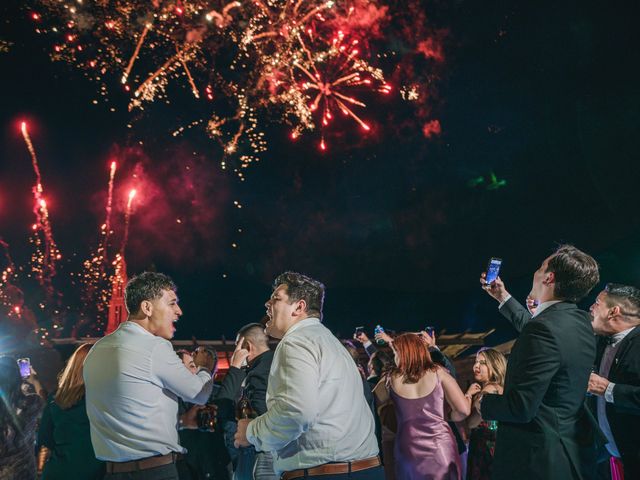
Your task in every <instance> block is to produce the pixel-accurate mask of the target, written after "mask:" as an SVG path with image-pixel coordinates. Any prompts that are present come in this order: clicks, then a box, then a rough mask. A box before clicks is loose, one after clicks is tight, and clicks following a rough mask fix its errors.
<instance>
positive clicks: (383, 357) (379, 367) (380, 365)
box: [369, 350, 393, 376]
mask: <svg viewBox="0 0 640 480" xmlns="http://www.w3.org/2000/svg"><path fill="white" fill-rule="evenodd" d="M369 362H371V370H372V371H371V372H369V375H371V374H373V373H375V374H376V375H378V376H380V375H382V373H383V372H384V371H385V370H386V369H387V368H389V365H391V364H392V363H393V358H391V355H389V354H388V353H387V352H385V351H383V350H378V351H376V352H373V354H372V355H371V358H370V359H369Z"/></svg>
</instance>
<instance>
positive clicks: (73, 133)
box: [0, 1, 640, 343]
mask: <svg viewBox="0 0 640 480" xmlns="http://www.w3.org/2000/svg"><path fill="white" fill-rule="evenodd" d="M18 3H22V2H16V1H11V2H8V3H6V4H4V5H3V6H2V9H3V10H4V11H3V15H2V18H3V21H2V22H3V23H2V33H1V34H0V38H1V39H4V40H8V41H10V42H12V45H11V46H10V48H9V51H8V52H5V53H0V71H1V72H2V75H1V76H0V84H1V86H2V92H3V99H2V104H3V107H2V111H1V112H0V125H1V126H2V133H3V136H2V144H1V146H0V162H1V163H0V236H2V237H3V238H4V239H5V240H6V241H7V242H8V243H9V244H10V245H11V252H12V254H13V256H14V257H15V259H16V260H17V261H18V262H19V263H26V261H27V260H28V256H29V253H30V247H29V245H28V242H27V237H28V229H29V226H30V224H31V222H32V221H33V216H32V213H31V202H32V197H31V196H30V188H31V185H32V184H33V173H32V170H31V165H30V161H29V157H28V154H27V152H26V150H25V148H24V144H23V142H22V138H21V137H20V135H19V131H18V129H17V123H16V122H17V121H18V120H19V119H21V118H23V117H24V116H26V117H27V118H29V119H31V121H32V137H33V140H34V143H35V145H36V149H37V151H38V155H39V157H40V164H41V169H42V174H43V181H44V184H45V188H46V189H47V191H48V192H49V195H50V197H51V199H52V200H51V202H52V207H51V211H52V219H53V227H54V233H55V235H56V239H57V241H58V244H59V246H60V248H61V249H62V250H63V253H64V254H65V255H66V257H68V258H70V259H71V263H69V264H68V266H67V267H65V268H66V269H67V272H62V273H61V277H62V276H63V275H66V274H68V271H69V270H73V269H75V270H77V265H78V264H79V261H78V259H80V258H84V257H85V256H86V255H87V253H88V249H89V248H90V247H92V246H93V245H94V244H95V238H96V234H97V228H98V225H99V223H101V222H102V219H103V215H104V214H103V213H102V212H103V210H104V196H105V194H106V192H105V189H106V178H107V164H108V161H109V158H110V156H112V155H115V154H119V155H125V154H126V156H127V158H128V162H129V163H128V164H127V165H124V166H123V170H122V174H121V175H122V176H121V177H119V178H121V179H124V178H126V176H127V175H130V174H131V173H133V165H134V164H135V163H137V162H139V163H140V164H141V165H142V168H143V173H144V175H145V176H146V177H147V178H149V179H150V183H151V184H152V185H153V193H152V194H149V195H148V196H147V200H146V203H145V204H143V205H141V206H140V207H139V209H138V210H137V211H136V212H135V213H134V216H133V218H132V223H131V234H130V235H131V238H130V244H129V248H128V250H127V260H128V264H129V271H130V273H135V272H139V271H142V270H144V269H146V268H157V269H158V270H161V271H165V272H167V273H169V274H170V275H172V276H173V277H174V278H175V279H176V281H177V282H178V284H179V286H180V292H179V293H180V297H181V301H182V304H183V307H184V310H185V317H184V320H183V322H182V323H181V325H180V326H179V330H178V334H177V336H178V337H181V338H189V337H190V336H191V335H192V334H195V335H198V336H201V337H209V338H211V337H219V336H220V334H226V335H227V336H232V335H233V334H234V332H235V330H236V329H237V328H238V327H239V326H241V325H242V324H244V323H247V322H252V321H256V320H258V319H259V318H260V316H261V315H262V313H263V311H264V309H263V306H262V305H263V303H264V300H266V298H267V297H268V295H269V293H270V287H269V283H270V281H271V279H272V278H273V277H274V276H275V275H276V274H277V273H279V272H281V271H283V270H286V269H292V270H298V271H302V272H306V273H308V274H310V275H312V276H315V277H317V278H318V279H320V280H322V281H323V282H325V283H326V285H327V287H328V291H327V299H326V320H327V323H328V324H329V325H330V326H331V327H332V328H333V329H334V330H337V331H340V332H342V333H343V334H348V333H350V332H351V331H352V329H353V327H355V326H357V325H367V326H369V327H370V328H371V329H373V326H374V325H375V324H376V323H381V324H383V325H386V326H389V327H390V328H393V327H394V326H395V327H397V328H398V329H402V328H417V327H419V326H423V325H426V324H433V325H435V326H436V327H437V328H438V329H442V328H447V329H448V330H449V331H455V330H461V329H466V328H470V329H472V330H481V329H484V328H491V327H498V329H499V332H498V333H496V334H494V338H493V339H489V343H496V342H497V341H498V340H501V339H506V338H508V337H510V336H512V335H513V331H512V330H510V329H509V328H508V327H507V326H506V325H505V323H506V322H504V321H503V320H501V319H500V318H499V316H498V315H497V313H496V311H495V305H494V303H493V301H492V300H491V299H488V298H487V297H486V296H485V295H484V294H483V292H482V291H480V290H479V288H477V279H478V275H479V273H480V272H481V271H482V270H483V268H484V266H485V264H486V261H487V260H488V258H489V257H491V256H499V257H502V258H503V259H504V270H503V275H502V277H503V279H504V280H505V281H506V282H508V285H511V287H512V290H513V291H514V293H515V294H517V295H518V296H519V297H521V298H522V297H524V295H526V293H527V292H528V288H529V286H530V278H531V275H532V273H533V271H534V270H535V269H536V268H537V266H538V265H539V263H540V262H541V260H542V259H543V258H544V257H545V256H546V255H547V254H548V253H550V252H551V251H552V250H553V248H554V247H555V245H556V244H557V243H558V242H569V243H574V244H575V245H577V246H578V247H580V248H583V249H584V250H586V251H588V252H590V253H592V254H593V255H594V256H596V258H598V260H599V261H600V262H601V264H602V267H603V272H602V277H603V280H605V281H618V282H629V283H635V284H636V285H637V284H640V248H639V247H640V228H639V227H640V217H639V216H638V214H637V205H638V196H637V191H638V189H637V185H638V180H640V167H639V162H638V153H637V152H638V150H639V149H638V147H639V146H640V145H639V142H638V138H639V135H638V133H639V132H638V125H639V121H638V120H639V118H638V116H639V112H640V89H638V84H639V82H638V80H639V79H638V73H639V72H640V67H639V65H640V62H639V60H640V59H639V58H638V56H639V53H638V49H637V48H635V46H637V45H639V44H640V38H638V37H639V35H640V34H639V33H638V29H637V27H636V25H635V23H634V22H635V19H637V18H638V13H639V12H638V7H637V6H620V5H618V6H615V7H614V6H612V5H609V4H608V3H606V2H605V3H603V2H579V3H575V4H573V2H538V1H536V2H533V1H529V2H523V1H503V2H491V3H489V4H487V3H486V2H472V1H458V2H423V4H424V8H425V11H426V12H427V15H428V18H429V19H430V21H431V22H433V28H436V29H442V30H446V32H447V35H446V39H445V40H444V51H445V61H444V63H443V65H442V66H441V67H440V68H439V69H438V70H437V72H436V73H437V78H435V79H433V82H434V84H433V88H434V97H433V102H432V105H431V107H432V116H433V117H434V118H438V119H439V121H440V123H441V125H442V134H441V135H439V136H437V137H435V138H432V139H425V138H424V136H422V135H421V133H420V128H419V126H418V127H416V126H415V125H413V126H412V125H411V118H412V112H411V110H410V109H409V108H408V107H406V106H405V105H403V104H402V103H401V102H399V101H398V100H397V99H396V100H394V99H390V100H386V101H385V102H383V103H382V104H378V106H377V107H376V106H372V107H371V108H370V112H369V115H370V116H371V117H373V118H375V119H376V120H377V122H378V124H379V125H380V126H381V127H382V128H380V129H379V131H378V132H377V133H376V136H375V138H372V139H370V140H368V141H360V140H357V141H356V144H354V140H353V139H354V138H356V139H357V138H359V137H357V136H356V137H352V136H350V134H349V132H347V131H345V132H344V135H343V136H341V135H338V136H337V137H338V138H337V139H336V141H335V142H334V144H333V145H334V146H332V148H331V150H330V152H329V153H327V154H324V155H320V154H318V152H317V149H316V147H315V146H314V143H313V141H311V140H305V139H302V140H301V141H299V142H297V143H295V144H294V143H291V141H290V140H289V139H288V138H287V130H285V129H284V128H282V127H281V126H279V125H277V124H274V125H270V126H268V127H267V135H268V138H269V140H270V148H269V151H268V152H266V154H265V155H264V156H263V158H262V160H261V162H260V163H258V164H256V165H254V166H252V167H251V168H249V169H248V170H247V171H246V181H245V182H242V183H241V182H239V181H237V179H236V178H235V177H234V176H233V175H231V174H229V173H228V172H223V171H221V170H220V168H219V166H218V165H219V159H220V153H219V152H218V151H217V149H216V147H215V145H214V144H213V142H208V141H207V140H206V139H204V138H197V137H196V136H190V137H186V138H180V139H175V138H174V137H172V136H171V135H170V133H169V132H170V131H171V128H172V126H174V125H175V124H176V122H177V121H184V118H178V117H179V116H180V115H184V116H186V115H188V112H184V111H181V110H180V109H179V108H160V107H152V108H151V109H150V111H149V112H147V115H145V116H144V117H139V115H138V114H135V115H131V114H129V113H127V111H126V108H123V107H125V106H126V102H125V101H124V98H118V97H117V96H115V97H114V100H113V102H114V105H115V106H116V107H117V109H116V112H115V113H112V112H110V111H109V106H105V105H102V104H101V105H98V106H94V105H92V104H91V100H92V99H93V98H95V96H96V95H95V91H96V86H95V85H94V84H92V83H90V82H89V81H88V80H87V79H85V78H84V77H83V75H82V74H81V72H79V71H77V70H74V69H73V68H72V67H70V66H68V65H65V64H60V63H55V64H54V63H51V62H50V60H49V59H48V56H47V51H48V49H50V47H51V42H50V41H49V40H48V39H47V38H45V37H41V36H40V37H39V36H37V35H35V33H34V32H33V30H32V26H31V24H30V22H29V21H28V20H27V19H26V17H27V14H26V10H24V9H21V8H18V7H17V5H18ZM391 4H392V8H395V9H398V10H399V9H401V7H402V4H403V2H391ZM390 41H391V40H390ZM418 67H421V66H418ZM118 102H119V103H118ZM132 119H135V120H137V121H136V122H135V124H134V128H132V129H129V128H127V124H128V123H130V122H131V120H132ZM178 123H179V122H178ZM407 125H408V126H407ZM141 140H142V141H143V142H144V145H143V146H142V147H141V146H140V145H139V144H138V142H139V141H141ZM194 152H195V153H196V154H195V155H194ZM187 165H188V166H189V169H186V166H187ZM491 173H494V174H495V175H496V176H497V179H498V180H506V185H504V186H503V187H502V188H498V189H495V190H494V189H488V188H486V184H487V183H486V182H487V179H488V178H489V176H490V174H491ZM479 177H482V178H484V179H485V183H484V184H480V185H478V186H475V187H473V186H471V183H470V181H472V180H473V179H477V178H479ZM122 188H123V189H124V188H125V186H124V182H123V185H122ZM234 201H238V202H240V203H241V204H242V207H243V208H242V209H238V208H237V207H236V206H235V205H234V203H233V202H234ZM176 218H181V219H182V220H183V223H181V224H180V225H179V226H178V225H176V223H175V219H176ZM121 222H122V218H121V216H120V217H118V219H116V220H115V223H116V225H121ZM239 230H241V231H239ZM233 243H235V244H236V245H237V248H233V247H232V246H231V245H232V244H233ZM74 252H75V253H77V257H76V258H74V257H73V254H74ZM74 262H75V263H74ZM223 275H226V277H224V276H223ZM61 284H65V281H63V280H62V278H61ZM62 288H63V289H65V290H67V291H69V290H73V289H74V288H75V287H73V286H69V283H68V282H66V284H65V285H64V286H63V287H62ZM65 298H67V299H69V301H71V300H70V299H72V298H73V292H69V293H66V297H65Z"/></svg>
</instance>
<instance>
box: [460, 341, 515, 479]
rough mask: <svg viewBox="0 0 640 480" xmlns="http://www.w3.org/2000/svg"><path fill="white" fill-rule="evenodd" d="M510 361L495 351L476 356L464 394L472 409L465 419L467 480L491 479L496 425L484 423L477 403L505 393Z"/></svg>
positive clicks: (485, 350) (485, 351) (482, 352)
mask: <svg viewBox="0 0 640 480" xmlns="http://www.w3.org/2000/svg"><path fill="white" fill-rule="evenodd" d="M506 370H507V359H506V358H505V357H504V355H503V354H502V353H500V352H499V351H498V350H495V349H493V348H483V349H482V350H480V351H479V352H478V353H477V354H476V361H475V363H474V364H473V377H474V379H475V383H472V384H471V385H470V386H469V388H468V389H467V393H465V395H464V396H465V398H466V400H467V402H468V403H469V406H470V407H471V415H469V416H468V417H467V419H466V422H465V423H466V427H467V430H468V432H469V454H468V456H467V480H490V478H491V467H492V464H493V453H494V449H495V444H496V433H497V422H494V421H488V422H487V421H485V420H483V419H482V416H481V415H480V412H479V411H478V408H477V404H478V402H479V401H480V397H481V395H483V394H484V393H493V394H498V395H501V394H502V390H503V388H504V376H505V373H506Z"/></svg>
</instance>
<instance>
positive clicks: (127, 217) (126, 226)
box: [120, 188, 137, 257]
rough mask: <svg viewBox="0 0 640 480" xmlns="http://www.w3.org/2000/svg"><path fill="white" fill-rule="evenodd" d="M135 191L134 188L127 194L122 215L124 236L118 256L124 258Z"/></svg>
mask: <svg viewBox="0 0 640 480" xmlns="http://www.w3.org/2000/svg"><path fill="white" fill-rule="evenodd" d="M136 193H137V191H136V189H135V188H134V189H133V190H131V191H130V192H129V199H128V201H127V210H126V212H125V214H124V236H123V237H122V246H121V247H120V255H121V256H122V257H124V251H125V249H126V248H127V242H128V241H129V223H130V220H131V204H132V203H133V199H134V198H135V196H136Z"/></svg>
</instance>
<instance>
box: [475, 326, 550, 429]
mask: <svg viewBox="0 0 640 480" xmlns="http://www.w3.org/2000/svg"><path fill="white" fill-rule="evenodd" d="M518 357H519V358H522V359H525V362H526V363H525V362H523V364H522V365H521V366H520V368H519V370H518V371H517V372H515V373H514V374H513V375H512V376H511V380H510V384H509V386H508V389H506V390H505V392H504V395H489V394H485V395H484V396H483V399H482V402H481V406H480V408H481V414H482V418H484V419H485V420H499V421H503V422H515V423H527V422H530V421H531V420H532V419H533V418H534V417H535V416H536V414H537V413H538V408H539V407H540V404H541V403H542V399H543V397H544V395H545V393H546V392H547V389H548V387H549V384H550V383H551V379H552V378H553V376H554V375H555V374H556V372H557V371H558V368H559V366H560V350H559V348H558V346H557V345H556V343H555V339H554V338H553V337H552V335H551V332H550V331H549V329H548V328H547V327H546V326H545V325H544V324H542V323H540V322H530V323H529V324H527V326H526V327H525V329H524V330H523V332H522V334H521V335H520V338H519V339H518Z"/></svg>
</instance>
